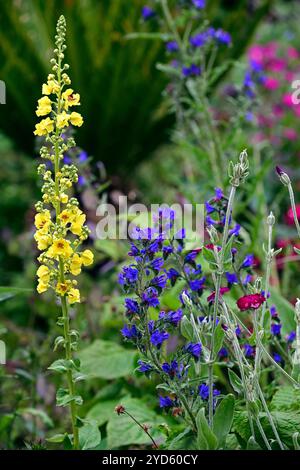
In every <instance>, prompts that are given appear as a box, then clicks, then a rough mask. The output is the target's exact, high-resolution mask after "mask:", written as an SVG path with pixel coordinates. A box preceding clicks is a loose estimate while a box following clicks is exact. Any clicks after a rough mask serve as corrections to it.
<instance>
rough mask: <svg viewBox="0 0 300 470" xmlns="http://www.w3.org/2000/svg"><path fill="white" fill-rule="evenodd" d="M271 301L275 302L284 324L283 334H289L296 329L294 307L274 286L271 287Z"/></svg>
mask: <svg viewBox="0 0 300 470" xmlns="http://www.w3.org/2000/svg"><path fill="white" fill-rule="evenodd" d="M270 292H271V302H272V303H273V304H275V306H276V309H277V311H278V313H279V315H280V322H281V324H282V335H283V336H284V335H287V334H289V333H290V332H291V331H294V330H295V329H296V323H295V312H294V307H293V305H292V304H290V303H289V302H288V301H287V300H286V299H284V298H283V297H282V296H281V295H280V294H279V293H278V292H277V290H276V289H275V288H274V287H271V288H270Z"/></svg>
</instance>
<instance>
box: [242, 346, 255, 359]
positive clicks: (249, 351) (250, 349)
mask: <svg viewBox="0 0 300 470" xmlns="http://www.w3.org/2000/svg"><path fill="white" fill-rule="evenodd" d="M244 350H245V356H246V357H253V356H254V352H255V350H254V348H253V347H252V346H251V345H250V344H248V343H246V344H244Z"/></svg>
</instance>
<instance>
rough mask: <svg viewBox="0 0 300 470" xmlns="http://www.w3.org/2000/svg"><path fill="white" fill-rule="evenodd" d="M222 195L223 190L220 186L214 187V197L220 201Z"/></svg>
mask: <svg viewBox="0 0 300 470" xmlns="http://www.w3.org/2000/svg"><path fill="white" fill-rule="evenodd" d="M223 197H224V195H223V191H222V189H221V188H215V199H216V200H217V201H220V200H221V199H222V198H223Z"/></svg>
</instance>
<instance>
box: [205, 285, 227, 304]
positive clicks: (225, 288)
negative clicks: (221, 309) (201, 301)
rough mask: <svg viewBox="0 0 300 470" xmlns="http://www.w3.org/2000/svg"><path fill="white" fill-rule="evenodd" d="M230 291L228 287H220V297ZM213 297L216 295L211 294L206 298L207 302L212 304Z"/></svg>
mask: <svg viewBox="0 0 300 470" xmlns="http://www.w3.org/2000/svg"><path fill="white" fill-rule="evenodd" d="M229 290H230V289H229V287H221V289H220V295H223V294H225V293H226V292H228V291H229ZM215 295H216V293H215V292H212V293H211V294H210V295H209V296H208V297H207V302H213V301H214V300H215Z"/></svg>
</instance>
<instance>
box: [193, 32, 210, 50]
mask: <svg viewBox="0 0 300 470" xmlns="http://www.w3.org/2000/svg"><path fill="white" fill-rule="evenodd" d="M207 40H208V36H207V33H206V32H203V33H198V34H195V36H191V37H190V44H191V46H193V47H202V46H204V44H206V42H207Z"/></svg>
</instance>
